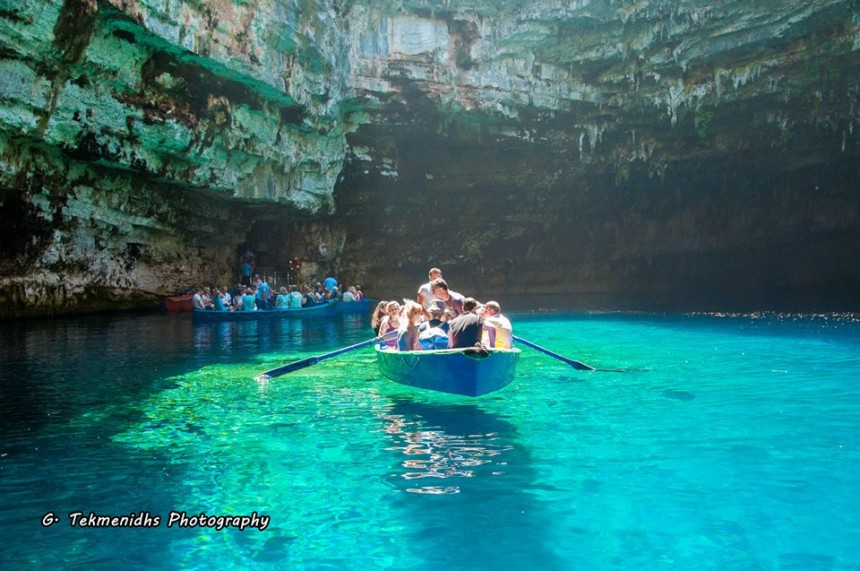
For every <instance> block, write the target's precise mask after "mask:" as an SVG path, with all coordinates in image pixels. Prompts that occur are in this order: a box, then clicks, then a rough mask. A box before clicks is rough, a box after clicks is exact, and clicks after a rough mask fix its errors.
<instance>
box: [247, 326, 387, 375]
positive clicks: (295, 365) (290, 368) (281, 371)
mask: <svg viewBox="0 0 860 571" xmlns="http://www.w3.org/2000/svg"><path fill="white" fill-rule="evenodd" d="M396 334H397V331H389V332H388V333H386V334H385V335H382V336H379V337H374V338H373V339H368V340H367V341H362V342H361V343H356V344H355V345H350V346H348V347H342V348H340V349H337V350H335V351H331V352H329V353H323V354H322V355H315V356H313V357H307V358H305V359H299V360H298V361H293V362H292V363H288V364H286V365H282V366H280V367H276V368H274V369H272V370H270V371H266V372H265V373H260V374H259V375H257V380H258V381H266V380H269V379H271V378H274V377H280V376H281V375H286V374H287V373H292V372H294V371H298V370H301V369H305V368H307V367H311V366H313V365H316V364H317V363H319V362H320V361H324V360H326V359H331V358H332V357H337V356H338V355H343V354H344V353H348V352H350V351H354V350H356V349H361V348H362V347H367V346H368V345H373V344H374V343H377V342H379V341H383V340H385V339H390V338H391V337H393V336H394V335H396Z"/></svg>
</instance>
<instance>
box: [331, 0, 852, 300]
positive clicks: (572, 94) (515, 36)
mask: <svg viewBox="0 0 860 571" xmlns="http://www.w3.org/2000/svg"><path fill="white" fill-rule="evenodd" d="M406 4H407V6H408V7H409V9H408V10H406V11H401V12H399V13H398V12H397V11H396V10H390V11H388V12H386V8H385V7H382V8H377V9H376V10H372V9H370V8H365V9H364V10H359V11H358V14H360V15H359V16H357V17H356V19H357V20H360V21H361V24H360V25H358V26H356V27H354V28H353V30H358V33H357V35H354V37H353V38H352V40H351V41H350V45H351V46H352V50H353V51H352V52H351V53H352V57H353V59H354V61H355V63H354V64H353V68H354V70H355V72H354V73H355V74H356V76H357V78H356V79H355V80H354V84H355V85H356V87H357V90H358V91H359V92H360V93H363V94H364V95H365V96H366V97H367V98H368V99H369V100H371V101H373V102H374V103H375V105H376V107H375V108H373V107H371V108H370V109H371V111H370V112H371V113H373V114H375V115H374V119H373V120H372V121H371V123H370V124H367V125H363V126H361V127H360V128H359V129H358V130H357V131H356V132H354V133H350V134H349V135H348V141H349V144H350V154H349V156H348V162H347V166H346V169H345V171H344V177H343V180H342V182H341V183H340V184H339V185H338V186H337V187H336V199H337V205H338V213H339V214H338V217H339V218H338V220H337V222H338V223H340V224H343V225H344V226H346V227H347V228H348V229H349V232H348V234H349V237H348V239H347V242H346V244H347V250H346V251H345V252H344V255H343V260H344V267H345V270H347V271H354V272H356V273H359V274H363V275H365V276H367V277H366V278H364V281H365V282H368V283H369V284H370V285H371V289H376V290H379V291H381V293H382V295H384V296H400V295H403V294H404V293H406V294H407V295H408V294H412V293H413V291H412V290H414V288H415V285H416V284H417V283H420V281H421V279H422V278H423V277H424V275H425V274H426V269H427V268H428V267H430V266H440V267H442V268H443V269H445V273H446V275H448V276H450V278H451V281H452V286H457V287H456V289H460V290H462V291H466V292H467V293H474V294H475V295H479V296H493V297H497V296H503V295H506V294H516V293H531V294H547V293H579V294H603V295H604V299H614V300H615V301H617V302H619V304H622V305H624V306H627V307H629V306H631V305H634V306H635V304H636V301H637V300H642V301H643V303H647V301H646V300H649V299H664V300H668V301H669V305H670V306H671V305H672V304H673V303H675V304H676V306H677V307H682V306H688V307H689V306H696V307H703V306H706V305H709V303H708V302H712V303H710V307H711V308H714V307H717V308H719V307H726V306H733V307H737V306H739V305H741V304H744V303H745V304H747V305H752V304H754V303H769V304H770V305H775V306H780V305H782V306H787V305H791V306H795V307H807V308H808V307H813V306H814V307H831V308H833V307H841V308H846V307H849V308H854V309H856V308H857V307H858V305H860V295H858V293H860V272H858V269H857V266H856V264H855V263H854V261H855V260H857V259H858V254H860V172H858V164H860V161H858V152H859V151H860V148H858V133H857V127H858V126H860V125H858V113H857V103H858V95H860V83H858V78H860V74H858V72H860V69H858V65H860V58H858V57H857V50H858V45H860V44H858V22H860V18H858V10H857V6H856V5H855V4H854V3H851V2H817V3H814V4H804V5H798V4H797V3H794V2H787V1H769V2H764V3H761V4H756V5H755V6H751V5H749V4H745V3H740V2H730V1H724V2H710V3H697V2H690V3H685V4H683V5H678V4H677V3H666V2H662V3H661V2H639V3H636V4H635V5H629V6H626V7H625V6H618V5H615V4H613V3H610V2H581V3H571V4H564V5H559V4H555V3H531V4H525V5H520V4H518V5H514V4H507V3H502V4H501V5H500V6H499V11H498V12H493V11H491V10H487V11H485V12H481V11H480V10H478V9H476V8H474V3H470V9H469V10H464V11H461V12H458V11H457V8H458V6H459V4H460V3H457V2H452V3H449V8H450V9H447V10H445V9H441V8H438V7H437V8H436V10H435V11H434V10H433V9H432V8H431V7H430V4H429V3H423V2H407V3H406ZM463 4H464V5H465V3H463ZM354 34H355V32H354Z"/></svg>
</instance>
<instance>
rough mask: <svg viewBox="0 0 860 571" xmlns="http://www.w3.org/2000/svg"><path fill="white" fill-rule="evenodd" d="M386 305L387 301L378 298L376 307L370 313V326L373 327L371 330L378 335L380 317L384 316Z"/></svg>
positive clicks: (380, 322)
mask: <svg viewBox="0 0 860 571" xmlns="http://www.w3.org/2000/svg"><path fill="white" fill-rule="evenodd" d="M386 307H388V302H387V301H385V300H384V299H383V300H380V301H379V303H377V304H376V308H375V309H374V310H373V312H372V313H371V314H370V326H371V327H372V328H373V332H374V333H375V334H377V335H379V326H380V325H381V324H382V318H383V317H385V308H386Z"/></svg>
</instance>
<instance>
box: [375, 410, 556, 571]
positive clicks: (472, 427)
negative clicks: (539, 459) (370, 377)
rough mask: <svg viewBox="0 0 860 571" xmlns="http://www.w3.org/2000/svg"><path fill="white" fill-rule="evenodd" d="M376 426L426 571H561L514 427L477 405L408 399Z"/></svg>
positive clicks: (413, 543)
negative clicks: (383, 438)
mask: <svg viewBox="0 0 860 571" xmlns="http://www.w3.org/2000/svg"><path fill="white" fill-rule="evenodd" d="M382 420H383V421H384V423H385V426H384V429H385V433H386V436H387V438H388V441H389V446H388V448H387V449H388V450H390V451H391V452H392V454H394V457H395V462H394V465H393V470H392V472H391V473H390V474H389V476H388V478H387V481H388V482H389V484H390V485H392V486H393V487H395V488H397V489H399V490H401V491H402V492H404V493H403V494H401V495H400V496H399V498H398V499H397V500H396V502H397V503H399V504H400V505H401V507H402V508H403V509H404V510H405V511H406V512H407V513H408V516H407V520H408V521H409V524H410V525H409V528H408V529H409V530H410V533H409V537H408V538H407V539H408V541H409V544H410V546H411V548H412V551H413V552H415V553H417V554H420V555H421V557H422V559H424V560H425V561H426V563H427V568H431V567H432V568H437V566H443V565H444V566H446V567H453V568H469V569H474V568H487V569H493V568H499V569H519V568H523V569H527V568H535V569H561V568H562V564H561V562H559V561H558V560H557V559H556V557H555V556H554V554H553V553H552V550H551V549H550V547H549V546H548V545H546V543H545V540H544V538H545V536H546V534H545V533H544V529H545V527H546V526H547V522H548V520H549V516H548V515H547V514H545V513H544V512H543V507H542V505H541V501H540V499H539V498H538V497H537V496H536V495H534V494H533V493H532V491H533V490H534V489H535V486H536V480H537V477H536V473H535V471H534V468H533V461H532V458H531V454H530V453H529V451H528V449H527V448H526V447H525V446H524V445H523V444H522V443H520V442H519V440H518V434H517V429H516V426H515V425H514V424H512V423H511V422H509V421H508V420H507V419H505V418H502V417H500V416H498V415H496V414H493V413H490V412H488V411H486V410H484V409H482V408H481V407H480V406H479V405H477V404H471V403H465V404H459V403H458V404H439V405H437V404H429V403H422V402H417V401H415V400H413V399H410V398H396V399H394V400H393V402H392V404H391V406H390V407H389V409H388V410H387V411H386V413H385V414H384V415H382ZM438 568H442V567H438Z"/></svg>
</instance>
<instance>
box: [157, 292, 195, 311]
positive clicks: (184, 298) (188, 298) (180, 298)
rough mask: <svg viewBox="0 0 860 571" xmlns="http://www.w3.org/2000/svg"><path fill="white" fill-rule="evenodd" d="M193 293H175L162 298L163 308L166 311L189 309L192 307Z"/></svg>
mask: <svg viewBox="0 0 860 571" xmlns="http://www.w3.org/2000/svg"><path fill="white" fill-rule="evenodd" d="M193 297H194V296H193V295H175V296H173V297H165V298H164V309H165V310H166V311H170V312H175V311H191V310H192V309H194V301H193Z"/></svg>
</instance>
